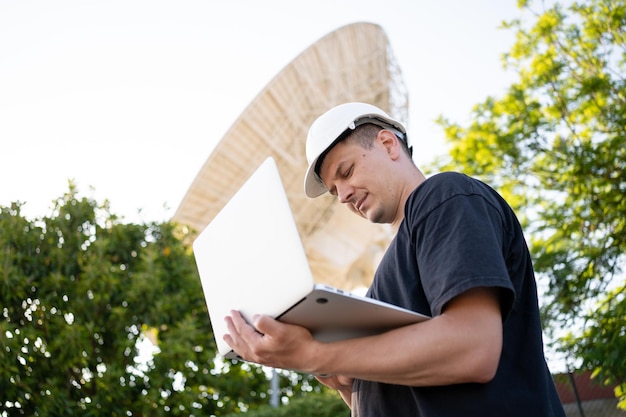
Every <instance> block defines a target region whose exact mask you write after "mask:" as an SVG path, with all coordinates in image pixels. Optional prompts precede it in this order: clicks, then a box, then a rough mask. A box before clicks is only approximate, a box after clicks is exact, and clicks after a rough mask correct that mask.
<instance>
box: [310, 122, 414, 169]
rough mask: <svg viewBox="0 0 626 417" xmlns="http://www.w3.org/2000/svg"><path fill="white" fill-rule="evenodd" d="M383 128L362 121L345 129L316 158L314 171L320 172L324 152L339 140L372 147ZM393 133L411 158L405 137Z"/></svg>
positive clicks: (411, 153)
mask: <svg viewBox="0 0 626 417" xmlns="http://www.w3.org/2000/svg"><path fill="white" fill-rule="evenodd" d="M383 129H384V127H381V126H378V125H377V124H374V123H364V124H362V125H359V126H357V127H356V129H354V130H350V129H347V130H346V131H344V132H343V133H342V134H341V135H339V137H338V138H337V139H336V140H335V141H334V142H333V144H332V145H330V146H329V147H328V148H327V149H326V150H325V151H324V152H322V154H321V155H320V156H319V157H318V158H317V163H316V164H315V173H316V174H318V175H319V172H320V171H319V170H320V167H321V166H322V163H323V162H324V158H326V154H327V153H328V152H329V151H330V150H331V149H332V148H333V147H334V146H335V145H336V144H338V143H340V142H347V141H354V142H356V143H358V144H359V145H360V146H361V147H362V148H363V149H372V147H373V146H374V140H375V139H376V137H377V136H378V132H380V131H381V130H383ZM394 134H395V133H394ZM395 135H396V137H397V138H398V141H399V142H400V143H401V145H400V146H401V147H402V150H403V151H404V153H405V154H406V155H407V156H408V157H409V159H410V160H413V159H412V155H413V151H412V148H411V147H409V145H408V144H407V143H406V136H405V138H401V137H398V135H397V134H395Z"/></svg>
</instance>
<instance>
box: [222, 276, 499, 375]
mask: <svg viewBox="0 0 626 417" xmlns="http://www.w3.org/2000/svg"><path fill="white" fill-rule="evenodd" d="M499 291H500V290H499V289H497V288H475V289H471V290H469V291H467V292H465V293H463V294H461V295H459V296H458V297H455V298H454V299H453V300H451V301H450V302H449V303H448V304H447V305H446V306H445V308H444V309H443V312H442V314H441V315H439V316H436V317H433V318H432V319H431V320H427V321H425V322H421V323H417V324H413V325H409V326H406V327H402V328H400V329H396V330H392V331H389V332H386V333H383V334H380V335H376V336H369V337H364V338H356V339H349V340H344V341H339V342H332V343H322V342H318V341H316V340H314V339H313V337H312V336H311V334H310V332H309V331H308V330H306V329H304V328H302V327H299V326H293V325H289V324H284V323H281V322H278V321H276V320H274V319H272V318H270V317H268V316H257V317H255V319H254V326H255V327H256V329H258V332H257V331H256V330H255V329H254V328H253V327H252V326H250V325H248V324H247V323H246V322H245V320H244V319H243V318H242V317H241V315H240V314H239V313H237V312H233V314H232V315H231V316H229V317H227V318H226V321H227V325H228V329H229V333H230V334H229V335H227V336H225V338H224V339H225V341H226V342H227V343H228V344H229V345H230V346H231V347H232V348H233V349H234V350H235V351H236V352H237V353H238V354H240V355H241V356H242V357H243V358H245V359H247V360H249V361H252V362H257V363H260V364H263V365H267V366H272V367H276V368H283V369H293V370H297V371H302V372H307V373H312V374H331V375H343V376H346V377H351V378H359V379H365V380H372V381H379V382H384V383H390V384H400V385H411V386H434V385H448V384H454V383H463V382H487V381H489V380H491V379H492V378H493V376H494V375H495V373H496V370H497V367H498V363H499V360H500V354H501V351H502V315H501V312H500V299H499Z"/></svg>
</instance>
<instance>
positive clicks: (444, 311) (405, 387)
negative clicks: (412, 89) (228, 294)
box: [225, 103, 564, 417]
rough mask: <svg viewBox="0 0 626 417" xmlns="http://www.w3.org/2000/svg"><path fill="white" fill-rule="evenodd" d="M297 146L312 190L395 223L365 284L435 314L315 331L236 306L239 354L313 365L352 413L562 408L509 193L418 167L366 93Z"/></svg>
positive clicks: (374, 293) (381, 295)
mask: <svg viewBox="0 0 626 417" xmlns="http://www.w3.org/2000/svg"><path fill="white" fill-rule="evenodd" d="M306 149H307V159H308V162H309V168H308V170H307V173H306V178H305V192H306V194H307V195H308V196H309V197H317V196H319V195H321V194H323V193H324V192H326V191H328V192H330V193H331V194H332V195H334V196H336V197H337V199H338V200H339V202H341V203H342V204H345V205H346V206H347V207H348V208H349V209H350V210H351V211H353V212H354V213H355V214H357V215H359V216H362V217H364V218H366V219H368V220H370V221H371V222H374V223H389V224H391V225H392V226H393V228H394V229H395V230H396V235H395V237H394V239H393V241H392V242H391V244H390V246H389V248H388V250H387V252H386V253H385V255H384V257H383V259H382V260H381V263H380V265H379V267H378V269H377V271H376V274H375V276H374V280H373V282H372V285H371V287H370V289H369V291H368V294H367V295H368V296H369V297H373V298H376V299H380V300H383V301H386V302H389V303H393V304H396V305H399V306H401V307H404V308H408V309H411V310H414V311H417V312H419V313H422V314H427V315H430V316H432V319H431V320H428V321H425V322H422V323H418V324H414V325H409V326H406V327H403V328H400V329H396V330H393V331H389V332H386V333H383V334H381V335H377V336H371V337H364V338H356V339H351V340H346V341H340V342H333V343H320V342H317V341H315V340H314V339H313V338H312V337H311V334H310V333H309V332H308V331H307V330H306V329H303V328H301V327H298V326H292V325H287V324H284V323H280V322H278V321H276V320H273V319H272V318H270V317H267V316H258V317H255V318H254V322H253V323H252V325H253V326H254V327H252V326H250V325H248V324H247V323H246V322H245V321H244V320H243V319H242V317H241V315H239V313H238V312H236V311H233V312H232V315H231V316H229V317H227V318H226V322H227V324H228V329H229V335H227V336H225V341H226V342H227V343H228V344H229V345H230V346H231V347H232V348H233V349H234V350H235V351H236V352H237V353H238V354H240V355H241V356H242V357H243V358H245V359H247V360H250V361H253V362H257V363H261V364H264V365H268V366H273V367H278V368H285V369H294V370H298V371H301V372H309V373H313V374H316V375H320V376H318V379H319V380H320V381H321V382H322V383H324V384H326V385H327V386H329V387H331V388H334V389H337V390H338V391H339V393H340V394H341V396H342V398H343V399H344V400H345V401H346V403H347V404H348V406H350V407H351V408H352V415H354V416H390V417H398V416H438V417H443V416H464V417H467V416H533V417H538V416H564V412H563V409H562V407H561V404H560V401H559V398H558V396H557V393H556V390H555V387H554V384H553V381H552V378H551V375H550V372H549V370H548V367H547V365H546V362H545V358H544V353H543V341H542V331H541V324H540V318H539V309H538V306H537V291H536V284H535V279H534V272H533V268H532V263H531V259H530V255H529V253H528V249H527V245H526V243H525V240H524V237H523V234H522V230H521V227H520V225H519V222H518V221H517V219H516V217H515V215H514V213H513V212H512V210H511V209H510V207H509V206H508V205H507V203H506V202H505V201H504V200H503V199H502V198H501V197H500V196H499V195H498V194H497V193H496V192H495V191H494V190H492V189H491V188H489V187H488V186H486V185H485V184H483V183H482V182H480V181H477V180H475V179H471V178H469V177H467V176H465V175H462V174H458V173H442V174H438V175H435V176H433V177H431V178H429V179H426V178H425V177H424V175H423V174H422V173H421V172H420V170H419V169H418V168H417V167H416V166H415V164H414V163H413V160H412V158H411V149H410V148H409V147H408V144H407V136H406V129H405V128H404V126H403V125H402V124H401V123H399V122H398V121H396V120H393V119H392V118H390V117H389V116H388V115H387V114H386V113H385V112H383V111H382V110H380V109H378V108H377V107H374V106H371V105H369V104H365V103H346V104H343V105H340V106H337V107H335V108H332V109H330V110H329V111H327V112H326V113H324V114H323V115H321V116H320V117H319V118H318V119H317V120H316V121H315V122H314V123H313V124H312V125H311V128H310V130H309V134H308V137H307V144H306ZM255 328H256V330H255ZM257 330H258V331H257Z"/></svg>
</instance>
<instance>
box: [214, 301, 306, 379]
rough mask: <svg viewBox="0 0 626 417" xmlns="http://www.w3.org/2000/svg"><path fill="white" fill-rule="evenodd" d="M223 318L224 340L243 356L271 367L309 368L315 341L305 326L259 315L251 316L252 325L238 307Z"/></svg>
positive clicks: (301, 369)
mask: <svg viewBox="0 0 626 417" xmlns="http://www.w3.org/2000/svg"><path fill="white" fill-rule="evenodd" d="M225 320H226V325H227V327H228V332H229V334H226V335H225V336H224V341H225V342H226V343H227V344H228V345H229V346H230V347H231V348H232V349H233V350H234V351H235V352H236V353H237V354H238V355H239V356H241V357H242V358H243V359H245V360H247V361H250V362H255V363H259V364H262V365H266V366H270V367H274V368H281V369H292V370H296V371H302V372H308V373H311V372H312V366H314V364H313V363H312V361H311V355H312V353H313V351H314V349H315V346H316V342H315V340H314V339H313V336H311V333H310V332H309V331H308V330H307V329H305V328H304V327H300V326H295V325H291V324H285V323H281V322H279V321H277V320H275V319H273V318H271V317H269V316H262V315H258V316H255V317H254V318H253V323H252V324H253V326H254V327H253V326H251V325H250V324H248V323H247V322H246V321H245V319H244V318H243V316H242V315H241V313H239V312H238V311H232V312H231V315H230V316H227V317H226V318H225ZM255 329H256V330H255Z"/></svg>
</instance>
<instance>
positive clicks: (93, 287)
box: [0, 184, 321, 416]
mask: <svg viewBox="0 0 626 417" xmlns="http://www.w3.org/2000/svg"><path fill="white" fill-rule="evenodd" d="M187 238H188V235H187V234H186V232H185V231H184V229H182V228H179V227H177V226H176V225H174V224H171V223H163V224H155V223H151V224H146V225H137V224H124V223H123V222H121V221H120V219H118V218H117V217H116V216H115V215H113V214H111V213H110V212H109V209H108V206H107V204H106V203H105V204H102V205H98V204H97V203H96V202H95V201H93V200H91V199H88V198H79V197H78V195H77V190H76V187H75V186H74V185H73V184H71V185H70V190H69V192H68V193H67V194H66V195H64V196H63V197H62V198H59V199H58V201H57V202H56V204H55V209H54V211H53V214H52V215H51V216H50V217H44V218H43V219H39V220H35V221H30V220H28V219H26V218H24V217H23V216H22V215H21V205H20V204H17V203H16V204H12V205H11V206H10V207H0V312H1V317H0V350H1V351H2V354H1V355H0V416H13V415H29V416H65V415H84V416H89V415H110V416H133V415H134V416H141V415H150V416H159V415H185V416H189V415H194V414H196V415H207V416H209V415H215V416H219V415H224V414H227V413H233V412H239V411H242V410H248V409H255V408H257V407H259V406H260V405H262V404H266V403H267V402H268V394H267V391H268V389H269V382H268V378H267V375H266V370H264V369H263V368H261V367H258V366H252V365H249V364H244V363H237V362H236V361H220V360H219V359H216V356H215V352H216V347H215V343H214V340H213V334H212V331H211V327H210V323H209V319H208V314H207V311H206V305H205V301H204V297H203V293H202V288H201V286H200V281H199V278H198V275H197V270H196V266H195V262H194V259H193V254H192V252H191V249H190V247H189V245H188V244H187V243H185V242H186V241H187V240H188V239H187ZM149 340H152V342H149ZM154 343H156V344H157V345H158V346H154ZM142 346H143V347H142ZM281 375H282V377H281V380H282V385H283V388H282V391H281V392H282V394H281V395H283V396H284V397H285V398H288V397H297V396H299V395H303V394H304V393H305V392H319V391H321V388H320V385H319V384H317V383H316V382H315V381H314V379H313V378H312V377H311V376H306V375H296V374H293V373H286V372H283V373H281Z"/></svg>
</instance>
